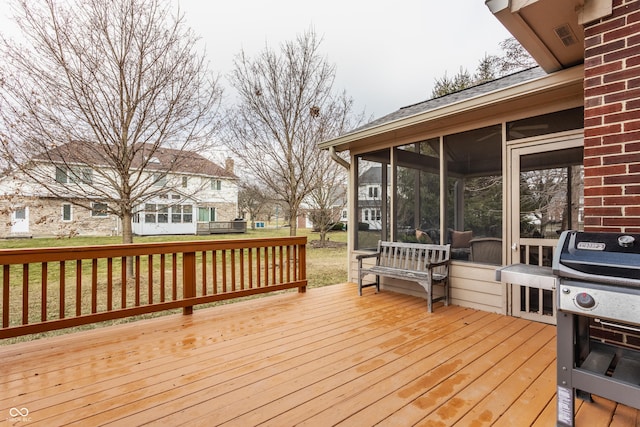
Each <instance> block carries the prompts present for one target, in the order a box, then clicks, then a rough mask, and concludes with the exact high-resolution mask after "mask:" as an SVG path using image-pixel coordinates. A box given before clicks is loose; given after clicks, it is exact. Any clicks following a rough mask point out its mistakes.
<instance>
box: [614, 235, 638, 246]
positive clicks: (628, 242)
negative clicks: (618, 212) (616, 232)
mask: <svg viewBox="0 0 640 427" xmlns="http://www.w3.org/2000/svg"><path fill="white" fill-rule="evenodd" d="M635 241H636V239H635V238H634V237H633V236H629V235H628V234H625V235H624V236H620V237H618V246H621V247H623V248H630V247H631V246H633V242H635Z"/></svg>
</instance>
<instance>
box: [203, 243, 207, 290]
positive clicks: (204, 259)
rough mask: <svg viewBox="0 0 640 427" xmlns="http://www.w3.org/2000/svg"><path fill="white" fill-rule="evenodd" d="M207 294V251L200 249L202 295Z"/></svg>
mask: <svg viewBox="0 0 640 427" xmlns="http://www.w3.org/2000/svg"><path fill="white" fill-rule="evenodd" d="M205 295H207V251H202V296H205Z"/></svg>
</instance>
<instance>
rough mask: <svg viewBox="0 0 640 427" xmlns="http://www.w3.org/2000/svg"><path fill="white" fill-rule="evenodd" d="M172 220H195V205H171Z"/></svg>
mask: <svg viewBox="0 0 640 427" xmlns="http://www.w3.org/2000/svg"><path fill="white" fill-rule="evenodd" d="M171 222H173V223H176V224H178V223H191V222H193V206H191V205H175V206H172V207H171Z"/></svg>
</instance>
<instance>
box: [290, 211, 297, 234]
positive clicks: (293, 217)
mask: <svg viewBox="0 0 640 427" xmlns="http://www.w3.org/2000/svg"><path fill="white" fill-rule="evenodd" d="M295 211H296V212H297V210H295ZM296 212H294V209H291V212H290V213H289V236H296V235H297V233H298V218H297V215H296Z"/></svg>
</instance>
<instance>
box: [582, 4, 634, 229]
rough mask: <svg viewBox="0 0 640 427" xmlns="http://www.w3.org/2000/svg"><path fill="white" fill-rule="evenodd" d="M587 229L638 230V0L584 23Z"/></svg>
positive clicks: (614, 7)
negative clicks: (605, 15)
mask: <svg viewBox="0 0 640 427" xmlns="http://www.w3.org/2000/svg"><path fill="white" fill-rule="evenodd" d="M584 69H585V87H584V102H585V119H584V120H585V126H584V134H585V139H584V157H585V158H584V166H585V170H584V173H585V178H584V186H585V189H584V196H585V230H587V231H617V232H629V233H634V232H640V0H613V13H612V15H611V16H608V17H606V18H604V19H601V20H599V21H595V22H593V23H590V24H587V25H586V26H585V64H584Z"/></svg>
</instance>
